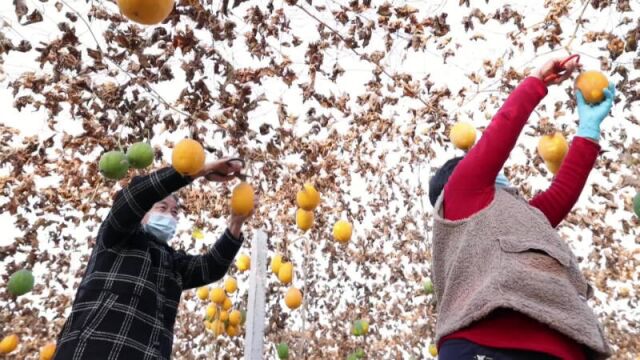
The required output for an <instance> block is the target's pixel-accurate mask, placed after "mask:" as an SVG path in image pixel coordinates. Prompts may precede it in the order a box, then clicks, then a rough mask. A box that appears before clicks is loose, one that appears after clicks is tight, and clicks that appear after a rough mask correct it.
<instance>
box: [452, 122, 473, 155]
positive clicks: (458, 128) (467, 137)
mask: <svg viewBox="0 0 640 360" xmlns="http://www.w3.org/2000/svg"><path fill="white" fill-rule="evenodd" d="M449 139H450V140H451V142H452V143H453V145H454V146H455V147H457V148H458V149H461V150H469V149H471V147H472V146H473V144H475V143H476V128H475V127H474V126H473V125H471V124H470V123H467V122H457V123H455V124H454V125H453V127H452V128H451V132H450V133H449Z"/></svg>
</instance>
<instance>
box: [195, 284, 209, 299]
mask: <svg viewBox="0 0 640 360" xmlns="http://www.w3.org/2000/svg"><path fill="white" fill-rule="evenodd" d="M196 296H197V297H198V299H200V300H206V299H207V298H208V297H209V287H208V286H203V287H199V288H198V290H196Z"/></svg>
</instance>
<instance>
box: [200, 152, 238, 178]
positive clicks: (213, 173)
mask: <svg viewBox="0 0 640 360" xmlns="http://www.w3.org/2000/svg"><path fill="white" fill-rule="evenodd" d="M243 167H244V162H243V161H242V160H240V159H234V158H224V159H220V160H216V161H212V162H208V163H206V164H205V165H204V168H203V169H202V170H201V171H200V172H199V173H198V174H196V176H195V178H199V177H204V178H205V179H207V180H209V181H215V182H225V181H229V180H233V179H235V178H236V175H237V174H239V173H240V171H241V170H242V168H243Z"/></svg>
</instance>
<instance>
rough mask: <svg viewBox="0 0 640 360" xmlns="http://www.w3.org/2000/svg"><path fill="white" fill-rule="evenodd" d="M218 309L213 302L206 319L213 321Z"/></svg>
mask: <svg viewBox="0 0 640 360" xmlns="http://www.w3.org/2000/svg"><path fill="white" fill-rule="evenodd" d="M217 311H218V309H217V307H216V306H215V305H213V304H209V306H207V310H206V314H205V315H206V319H207V320H209V321H211V320H213V318H214V317H215V316H216V312H217Z"/></svg>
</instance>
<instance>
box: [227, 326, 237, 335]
mask: <svg viewBox="0 0 640 360" xmlns="http://www.w3.org/2000/svg"><path fill="white" fill-rule="evenodd" d="M238 334H240V328H239V327H238V326H234V325H227V335H229V336H237V335H238Z"/></svg>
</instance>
